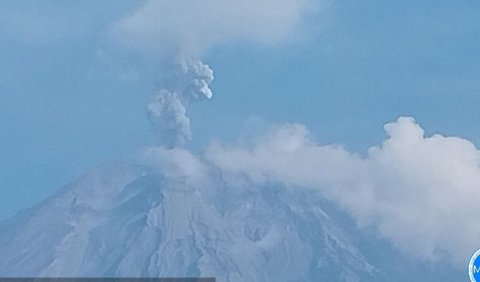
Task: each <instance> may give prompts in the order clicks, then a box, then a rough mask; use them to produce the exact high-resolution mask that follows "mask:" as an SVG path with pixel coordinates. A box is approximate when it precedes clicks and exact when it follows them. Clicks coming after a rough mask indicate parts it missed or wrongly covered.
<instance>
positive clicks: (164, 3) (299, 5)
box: [115, 0, 310, 57]
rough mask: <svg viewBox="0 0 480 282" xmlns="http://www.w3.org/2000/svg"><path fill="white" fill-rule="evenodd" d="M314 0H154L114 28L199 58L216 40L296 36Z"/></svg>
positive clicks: (150, 45) (139, 43) (144, 44)
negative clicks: (303, 16)
mask: <svg viewBox="0 0 480 282" xmlns="http://www.w3.org/2000/svg"><path fill="white" fill-rule="evenodd" d="M308 4H310V0H242V1H234V0H203V1H198V0H177V1H168V0H149V1H147V2H146V3H145V4H144V5H143V6H142V7H141V8H139V9H138V10H137V11H135V12H134V13H132V14H130V15H128V16H127V17H125V18H124V19H123V20H122V21H120V22H118V23H117V24H116V26H115V32H116V33H117V35H118V36H119V37H121V39H122V40H124V41H126V42H127V43H129V44H132V45H133V46H136V47H140V48H143V49H147V50H149V51H154V52H158V51H159V50H162V51H165V50H168V49H170V48H173V49H175V52H180V54H182V55H186V56H194V57H195V56H198V55H199V54H200V53H201V52H203V51H205V50H206V49H207V48H209V47H211V46H212V45H214V44H224V43H231V42H237V41H251V42H259V43H265V44H274V43H277V42H280V41H282V40H284V39H286V38H288V37H290V36H292V35H293V34H294V31H295V30H296V29H297V28H298V27H299V26H298V24H299V23H300V21H301V19H302V13H303V12H304V10H305V9H306V8H307V6H308Z"/></svg>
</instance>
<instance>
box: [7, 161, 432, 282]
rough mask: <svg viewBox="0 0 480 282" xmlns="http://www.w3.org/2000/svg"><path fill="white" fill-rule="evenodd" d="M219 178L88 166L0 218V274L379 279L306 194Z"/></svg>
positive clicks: (338, 223)
mask: <svg viewBox="0 0 480 282" xmlns="http://www.w3.org/2000/svg"><path fill="white" fill-rule="evenodd" d="M225 177H227V176H224V175H222V174H221V173H213V174H212V175H210V176H209V179H208V181H204V180H201V179H198V178H193V179H192V178H189V177H186V176H185V175H183V176H182V175H173V176H172V174H171V173H168V170H164V169H158V167H155V166H150V165H109V166H105V167H102V168H98V169H95V170H93V171H92V172H90V173H88V174H87V175H85V176H83V177H82V178H81V179H79V180H78V181H76V182H74V183H72V184H70V185H68V186H66V187H64V188H63V189H61V190H60V191H59V192H57V193H56V194H55V195H52V196H51V197H50V198H48V199H46V200H45V201H43V202H42V203H40V204H38V205H36V206H35V207H32V208H31V209H28V210H26V211H24V212H22V213H21V214H19V215H17V216H15V217H13V218H11V219H10V220H8V221H6V222H4V223H3V224H2V225H1V226H0V253H1V254H2V256H0V276H7V277H12V276H46V277H58V276H60V277H72V276H88V277H92V276H110V277H113V276H115V277H117V276H120V277H125V276H129V277H191V276H204V277H212V276H214V277H216V278H217V281H384V279H385V277H387V276H386V272H385V271H386V270H388V271H390V270H392V269H394V268H392V265H394V264H395V263H396V262H395V261H392V263H389V262H387V263H385V262H382V264H381V265H382V267H381V269H380V268H378V267H375V266H374V265H372V264H373V263H370V261H371V260H372V259H370V258H368V259H367V256H366V255H365V253H369V252H368V249H366V247H365V246H367V243H368V242H367V241H365V239H364V237H362V236H363V235H362V234H361V233H360V232H359V231H358V230H356V228H355V227H352V224H351V223H350V222H349V221H348V220H345V219H343V218H342V215H339V214H338V212H337V211H335V210H334V209H332V208H330V207H329V206H328V204H326V203H324V202H323V201H322V199H321V198H319V197H318V196H317V195H315V194H313V193H309V192H307V190H302V189H292V188H288V187H283V186H278V185H274V184H271V185H264V186H262V187H257V186H254V185H251V183H249V182H248V181H247V180H240V179H239V180H238V181H234V182H232V181H225V179H224V178H225ZM227 183H230V184H227ZM231 183H235V184H231ZM389 253H393V252H389ZM387 254H388V253H387ZM369 256H371V257H373V261H375V263H374V264H378V262H379V258H381V256H378V255H375V256H372V255H371V254H369ZM383 257H385V254H383ZM380 260H381V259H380ZM418 277H420V276H418ZM418 277H417V278H418ZM397 279H398V280H396V279H395V278H393V279H391V280H392V281H406V280H404V279H401V278H398V277H397ZM408 280H409V281H422V280H420V279H419V280H415V279H408ZM437 281H439V280H437Z"/></svg>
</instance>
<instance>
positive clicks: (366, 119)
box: [0, 0, 480, 219]
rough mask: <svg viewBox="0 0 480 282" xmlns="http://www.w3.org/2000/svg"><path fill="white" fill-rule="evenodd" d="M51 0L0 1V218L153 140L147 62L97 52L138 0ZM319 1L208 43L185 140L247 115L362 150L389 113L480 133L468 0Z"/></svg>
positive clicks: (441, 128)
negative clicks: (292, 20) (202, 88)
mask: <svg viewBox="0 0 480 282" xmlns="http://www.w3.org/2000/svg"><path fill="white" fill-rule="evenodd" d="M55 2H57V1H44V2H42V4H39V3H38V2H37V3H36V4H35V1H3V2H2V3H1V4H0V120H1V121H2V123H1V124H0V136H1V139H0V156H1V158H0V175H1V183H2V184H1V185H0V189H1V190H0V191H1V193H2V197H1V202H0V203H1V205H0V219H2V218H5V217H7V216H9V215H12V214H13V213H15V212H17V211H18V210H20V209H22V208H25V207H28V206H30V205H31V204H33V203H35V202H37V201H39V200H40V199H43V198H45V197H46V196H47V195H49V194H51V193H52V192H53V191H55V190H56V189H58V188H59V187H61V186H62V185H64V184H66V183H68V182H69V181H71V180H72V179H74V178H76V177H78V176H79V175H80V174H82V173H83V172H85V171H86V170H88V169H89V168H91V167H93V166H96V165H98V164H99V163H101V162H104V161H109V160H115V159H121V158H123V157H126V156H129V155H130V154H131V153H134V152H136V150H138V148H140V147H142V146H144V145H148V144H151V143H152V140H153V136H152V134H151V132H150V130H149V125H148V122H147V120H146V118H145V112H144V108H145V103H146V101H148V97H149V96H150V94H151V92H152V91H153V89H154V82H153V81H152V79H151V76H152V74H151V73H150V72H148V71H139V72H134V71H132V73H129V72H128V71H127V72H125V71H124V70H125V69H127V70H128V69H130V68H132V69H135V67H136V66H138V60H139V57H138V56H136V55H132V54H131V53H129V52H120V53H119V54H118V55H116V56H114V57H115V60H114V61H108V60H107V61H108V62H105V61H102V59H101V54H100V55H99V50H101V49H102V48H105V46H106V45H108V43H105V42H106V41H108V35H106V33H107V30H108V28H109V25H111V23H112V22H113V21H114V20H116V19H117V18H118V17H119V16H122V15H123V14H125V13H127V12H128V11H130V10H131V9H132V7H136V6H138V5H139V4H138V2H137V1H84V2H82V3H81V4H79V3H76V4H68V5H67V4H63V5H59V4H58V3H55ZM322 5H323V8H322V9H321V10H319V11H316V12H313V13H309V14H308V15H307V16H306V18H305V20H304V22H303V23H302V25H301V29H302V31H303V32H302V34H301V36H299V38H294V39H291V40H286V41H284V42H283V43H281V44H277V45H275V46H265V45H261V44H252V43H239V44H228V45H221V46H214V47H213V48H210V49H209V50H208V52H207V54H206V55H205V56H204V61H206V62H207V63H208V64H209V65H210V66H211V67H212V68H213V69H214V70H215V77H216V79H215V82H214V83H213V84H212V89H213V90H214V92H215V97H214V99H213V100H211V101H208V102H205V103H198V104H194V105H192V107H191V108H190V116H191V118H192V131H193V135H194V138H193V141H192V142H191V143H190V144H189V146H190V147H192V148H194V149H195V150H203V148H204V147H205V146H206V145H207V144H208V143H209V141H210V140H211V139H215V138H216V139H221V140H226V141H233V140H236V139H238V137H239V136H240V135H242V134H243V133H244V132H245V131H248V130H250V129H249V126H250V123H249V122H248V120H252V117H254V118H257V119H264V120H265V122H273V123H279V122H286V121H288V122H292V121H293V122H300V123H303V124H306V125H307V126H308V128H310V131H311V132H312V133H313V134H314V135H315V136H316V138H317V139H318V140H319V142H320V143H324V144H330V143H337V144H342V145H343V146H344V147H346V148H347V149H348V150H349V151H354V152H359V153H361V154H364V153H365V152H366V149H367V148H368V147H370V146H372V145H375V144H378V143H379V142H381V141H382V140H383V139H384V138H385V136H384V134H385V133H384V132H383V130H382V126H383V125H384V124H385V123H387V122H391V121H393V120H395V119H396V118H397V117H398V116H400V115H408V116H413V117H415V119H416V120H417V121H418V122H419V123H421V124H422V126H423V127H424V128H425V129H426V131H427V133H428V134H431V133H434V132H441V133H443V134H445V135H455V136H461V137H464V138H466V139H469V140H471V141H472V142H474V143H475V144H478V142H480V132H479V131H478V129H477V126H476V123H477V121H478V120H479V118H480V116H479V115H480V114H479V111H478V110H477V108H478V106H477V105H478V104H479V103H480V96H479V95H478V93H479V91H480V81H479V80H478V78H479V77H480V54H479V52H478V50H480V37H479V33H480V22H479V21H480V17H478V15H479V14H480V3H479V2H478V1H443V0H441V1H401V2H400V1H397V2H385V1H367V2H360V1H329V2H328V3H323V4H322ZM108 48H113V47H108ZM99 57H100V59H99ZM140 59H142V58H140ZM143 59H144V58H143ZM118 69H121V70H122V75H118V73H117V72H116V70H118Z"/></svg>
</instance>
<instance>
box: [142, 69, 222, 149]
mask: <svg viewBox="0 0 480 282" xmlns="http://www.w3.org/2000/svg"><path fill="white" fill-rule="evenodd" d="M213 79H214V77H213V70H212V69H211V68H210V67H209V66H208V65H207V64H204V63H203V62H201V61H197V60H188V61H185V62H183V63H180V64H179V66H178V67H177V69H176V70H175V71H174V72H173V78H170V79H169V80H168V81H167V82H166V83H164V86H163V88H160V89H159V90H157V91H156V92H155V93H154V94H153V95H152V97H151V98H150V102H149V103H148V105H147V114H148V119H149V121H150V123H151V125H152V128H153V130H154V132H155V134H156V136H157V142H158V143H159V145H163V146H166V147H167V148H173V147H178V146H182V145H184V144H185V143H186V142H187V141H188V140H189V139H190V138H191V135H192V133H191V131H190V119H189V117H188V116H187V108H188V105H189V104H190V103H191V102H196V101H202V100H208V99H211V98H212V97H213V93H212V90H211V89H210V88H209V84H210V83H211V82H212V81H213Z"/></svg>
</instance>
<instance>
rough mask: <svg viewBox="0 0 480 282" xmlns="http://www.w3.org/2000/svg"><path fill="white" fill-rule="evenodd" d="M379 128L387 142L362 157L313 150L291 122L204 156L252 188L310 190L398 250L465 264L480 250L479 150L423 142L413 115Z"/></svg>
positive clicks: (457, 141)
mask: <svg viewBox="0 0 480 282" xmlns="http://www.w3.org/2000/svg"><path fill="white" fill-rule="evenodd" d="M385 130H386V132H387V134H388V135H389V138H388V139H387V140H386V141H385V142H383V144H382V145H381V146H379V147H372V148H370V150H369V151H368V156H367V157H365V158H362V157H360V156H358V155H356V154H351V153H349V152H347V151H345V150H344V149H342V148H341V147H338V146H321V145H318V144H316V143H315V142H314V141H312V139H311V138H310V137H309V133H308V131H307V130H306V129H305V127H303V126H302V125H297V124H291V125H285V126H280V127H277V128H276V129H274V130H272V131H271V132H270V133H269V134H268V135H267V136H265V137H263V138H262V139H260V140H259V141H258V142H257V143H256V144H255V145H253V146H251V147H249V148H238V147H228V146H225V145H221V144H218V143H216V144H212V145H211V146H210V148H209V149H208V150H207V152H206V158H207V160H208V161H209V162H211V163H213V164H214V165H215V166H217V167H218V168H220V169H221V170H222V171H224V172H225V173H229V174H234V175H238V176H246V177H248V178H250V179H251V180H253V181H254V182H255V183H258V184H261V183H264V182H280V183H284V184H287V185H292V186H302V187H310V188H314V189H316V190H318V191H319V192H320V193H321V194H322V195H323V196H324V197H326V198H328V199H330V200H331V201H333V202H335V203H337V204H339V205H340V206H341V207H343V208H344V209H345V210H347V211H348V212H349V213H350V215H351V216H352V217H353V218H354V219H355V220H356V221H357V222H358V224H359V225H360V226H361V227H374V229H376V230H377V231H378V232H379V234H380V235H381V236H382V237H385V238H386V239H388V240H390V241H391V242H392V243H393V244H394V245H395V246H396V247H397V248H398V249H399V250H401V251H403V252H404V253H407V254H410V255H413V256H415V257H418V258H422V259H425V260H428V261H433V262H435V261H437V260H438V259H440V258H444V259H445V258H446V259H447V260H450V261H451V262H453V263H454V264H457V265H462V266H463V265H464V264H465V261H467V260H468V256H470V255H471V253H472V252H473V251H474V250H476V249H477V248H478V247H480V224H478V223H479V220H478V219H477V218H476V215H477V214H478V207H479V204H480V195H479V192H480V152H479V151H478V150H477V149H476V148H475V146H474V145H473V144H472V143H471V142H469V141H467V140H464V139H461V138H457V137H444V136H441V135H434V136H431V137H425V136H424V131H423V129H422V128H420V126H419V125H417V124H416V123H415V121H414V120H413V119H412V118H406V117H402V118H399V119H398V120H397V121H396V122H394V123H390V124H387V125H386V126H385Z"/></svg>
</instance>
